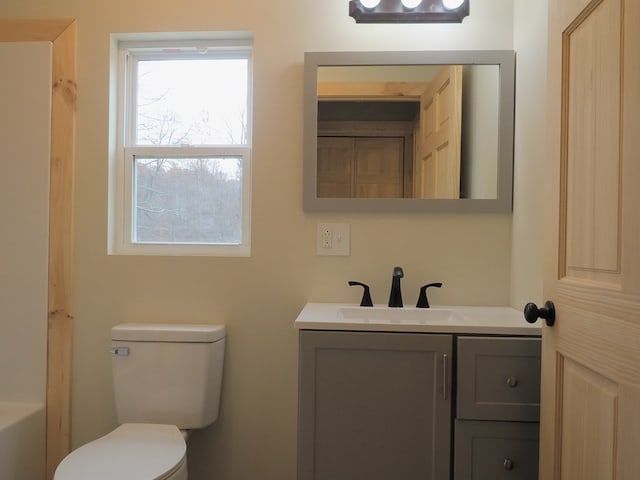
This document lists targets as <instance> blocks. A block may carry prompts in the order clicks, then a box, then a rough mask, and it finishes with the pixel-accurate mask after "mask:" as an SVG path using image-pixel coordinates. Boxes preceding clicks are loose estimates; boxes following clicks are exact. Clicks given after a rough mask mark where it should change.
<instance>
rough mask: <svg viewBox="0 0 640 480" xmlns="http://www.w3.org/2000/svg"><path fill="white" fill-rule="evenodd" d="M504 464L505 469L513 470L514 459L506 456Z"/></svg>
mask: <svg viewBox="0 0 640 480" xmlns="http://www.w3.org/2000/svg"><path fill="white" fill-rule="evenodd" d="M502 465H503V466H504V469H505V470H509V471H511V470H513V467H514V464H513V460H511V459H510V458H505V459H504V463H503V464H502Z"/></svg>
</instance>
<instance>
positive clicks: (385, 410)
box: [298, 330, 453, 480]
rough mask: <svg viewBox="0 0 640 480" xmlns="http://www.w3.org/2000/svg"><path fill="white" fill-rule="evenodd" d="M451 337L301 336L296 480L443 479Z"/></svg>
mask: <svg viewBox="0 0 640 480" xmlns="http://www.w3.org/2000/svg"><path fill="white" fill-rule="evenodd" d="M452 349H453V336H452V335H444V334H443V335H440V334H415V333H380V332H349V331H313V330H302V331H300V359H299V360H300V363H299V368H300V370H299V382H300V384H299V420H298V428H299V432H298V480H356V479H363V480H364V479H366V480H390V479H393V480H442V479H448V478H449V477H450V469H451V466H450V464H451V418H452V417H451V381H452V375H451V360H452Z"/></svg>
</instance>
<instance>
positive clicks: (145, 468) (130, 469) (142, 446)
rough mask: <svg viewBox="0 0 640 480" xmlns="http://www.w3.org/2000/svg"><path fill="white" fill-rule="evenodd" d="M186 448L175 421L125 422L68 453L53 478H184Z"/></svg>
mask: <svg viewBox="0 0 640 480" xmlns="http://www.w3.org/2000/svg"><path fill="white" fill-rule="evenodd" d="M186 451H187V448H186V444H185V441H184V437H183V435H182V433H181V432H180V430H179V429H178V427H176V426H175V425H156V424H140V423H125V424H124V425H120V426H119V427H118V428H116V429H115V430H113V431H112V432H110V433H108V434H107V435H105V436H104V437H101V438H98V439H97V440H94V441H92V442H89V443H87V444H86V445H83V446H82V447H80V448H78V449H76V450H74V451H73V452H71V453H70V454H69V455H67V456H66V457H65V458H64V460H62V462H61V463H60V465H58V468H57V470H56V473H55V476H54V480H89V479H90V480H113V479H118V480H143V479H144V480H187V456H186Z"/></svg>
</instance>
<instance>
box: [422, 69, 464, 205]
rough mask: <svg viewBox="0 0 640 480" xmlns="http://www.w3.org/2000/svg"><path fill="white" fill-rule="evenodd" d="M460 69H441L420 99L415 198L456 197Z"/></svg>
mask: <svg viewBox="0 0 640 480" xmlns="http://www.w3.org/2000/svg"><path fill="white" fill-rule="evenodd" d="M461 141H462V66H460V65H451V66H445V67H442V69H441V70H440V73H438V75H437V76H436V78H434V79H433V81H432V82H431V83H430V84H429V86H428V87H427V88H426V90H425V91H424V93H423V95H422V97H421V99H420V123H419V127H418V130H417V135H416V145H417V148H416V150H417V152H416V165H415V172H416V175H415V185H414V192H415V196H416V197H417V198H459V197H460V147H461Z"/></svg>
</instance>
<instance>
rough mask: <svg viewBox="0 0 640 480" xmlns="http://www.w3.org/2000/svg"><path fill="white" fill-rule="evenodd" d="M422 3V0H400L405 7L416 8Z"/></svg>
mask: <svg viewBox="0 0 640 480" xmlns="http://www.w3.org/2000/svg"><path fill="white" fill-rule="evenodd" d="M421 3H422V0H402V5H404V6H405V8H410V9H411V8H416V7H417V6H418V5H420V4H421Z"/></svg>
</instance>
